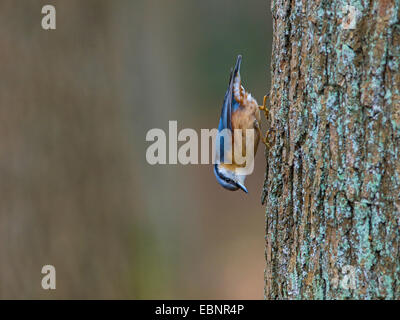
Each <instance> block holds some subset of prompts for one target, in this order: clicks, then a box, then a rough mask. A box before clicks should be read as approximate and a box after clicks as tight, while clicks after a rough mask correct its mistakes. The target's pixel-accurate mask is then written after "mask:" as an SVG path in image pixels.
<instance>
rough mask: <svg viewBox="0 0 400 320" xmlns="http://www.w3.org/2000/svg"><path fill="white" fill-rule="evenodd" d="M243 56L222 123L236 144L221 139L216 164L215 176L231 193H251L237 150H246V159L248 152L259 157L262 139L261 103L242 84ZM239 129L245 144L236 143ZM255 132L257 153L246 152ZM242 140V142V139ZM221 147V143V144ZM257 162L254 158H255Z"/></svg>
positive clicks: (232, 79)
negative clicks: (248, 136)
mask: <svg viewBox="0 0 400 320" xmlns="http://www.w3.org/2000/svg"><path fill="white" fill-rule="evenodd" d="M241 62H242V57H241V56H240V55H239V56H238V58H237V61H236V65H235V68H234V69H233V70H232V71H231V75H230V78H229V85H228V89H227V91H226V93H225V98H224V102H223V105H222V112H221V117H220V121H219V126H218V131H219V133H221V132H222V131H223V130H230V132H231V133H232V135H231V136H232V143H231V144H229V143H228V144H226V143H224V142H225V141H224V139H223V137H222V136H219V137H218V139H220V140H219V141H220V144H219V145H220V148H219V150H216V154H217V159H218V160H219V161H217V163H216V164H215V165H214V174H215V176H216V178H217V181H218V183H219V184H220V185H221V186H223V187H224V188H226V189H228V190H232V191H235V190H238V189H241V190H243V191H244V192H246V193H247V192H248V191H247V188H246V187H245V185H244V181H245V179H246V175H244V174H240V170H238V169H240V168H243V167H244V165H245V164H243V163H242V164H240V165H239V164H238V163H239V161H235V156H234V152H233V150H234V149H235V148H237V150H240V148H242V146H243V148H242V156H246V153H247V152H253V156H254V155H255V153H256V151H257V148H258V143H259V140H260V136H261V135H260V125H259V123H260V111H259V106H258V103H257V101H256V100H255V99H254V98H253V97H252V96H251V94H250V93H248V92H246V91H245V89H244V88H243V86H242V84H241V79H240V67H241ZM235 129H241V130H242V135H241V138H242V139H241V141H235V134H234V130H235ZM248 129H250V130H254V138H255V139H254V150H246V130H248ZM239 140H240V139H239ZM217 145H218V144H217ZM253 159H254V157H253Z"/></svg>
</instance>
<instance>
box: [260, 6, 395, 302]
mask: <svg viewBox="0 0 400 320" xmlns="http://www.w3.org/2000/svg"><path fill="white" fill-rule="evenodd" d="M271 10H272V17H273V28H274V35H273V52H272V61H271V69H272V71H271V72H272V85H271V90H270V108H271V110H270V124H269V125H270V134H269V140H270V145H271V147H270V148H269V149H268V150H267V151H266V162H267V168H266V179H265V184H264V187H263V196H262V201H263V203H264V204H265V205H266V247H265V254H266V269H265V298H266V299H346V298H350V299H399V298H400V254H399V253H400V252H399V243H400V152H399V151H400V90H399V89H400V24H399V15H400V1H398V0H397V1H390V0H381V1H378V0H375V1H362V0H359V1H357V0H349V1H328V0H324V1H305V0H304V1H301V0H288V1H285V0H276V1H273V2H272V5H271ZM349 12H350V13H349ZM353 13H354V14H353ZM349 14H350V16H349ZM348 19H350V20H352V19H353V22H354V23H355V26H354V27H353V26H351V28H349V25H348V24H347V23H348Z"/></svg>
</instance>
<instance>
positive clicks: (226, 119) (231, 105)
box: [218, 55, 242, 131]
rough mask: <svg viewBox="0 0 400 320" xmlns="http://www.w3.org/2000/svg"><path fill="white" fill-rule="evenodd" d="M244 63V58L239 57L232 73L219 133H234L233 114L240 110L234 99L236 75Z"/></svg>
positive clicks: (223, 105)
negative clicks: (223, 131) (227, 130)
mask: <svg viewBox="0 0 400 320" xmlns="http://www.w3.org/2000/svg"><path fill="white" fill-rule="evenodd" d="M241 62H242V56H240V55H239V56H238V58H237V61H236V65H235V69H233V71H231V75H230V78H229V86H228V90H227V91H226V93H225V98H224V103H223V104H222V112H221V118H220V121H219V126H218V131H221V130H223V129H229V130H231V131H232V129H233V128H232V114H233V112H235V111H236V109H238V108H239V103H238V102H237V101H236V100H235V99H234V97H233V83H234V80H235V78H236V75H237V74H238V72H239V71H240V64H241Z"/></svg>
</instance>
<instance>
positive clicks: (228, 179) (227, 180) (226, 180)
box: [214, 164, 238, 187]
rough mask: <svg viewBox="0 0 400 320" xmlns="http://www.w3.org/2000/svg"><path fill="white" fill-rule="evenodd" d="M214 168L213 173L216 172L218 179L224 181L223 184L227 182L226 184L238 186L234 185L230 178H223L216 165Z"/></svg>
mask: <svg viewBox="0 0 400 320" xmlns="http://www.w3.org/2000/svg"><path fill="white" fill-rule="evenodd" d="M214 166H215V171H216V172H217V174H218V177H220V178H221V179H222V180H224V181H225V182H228V183H230V184H233V185H235V186H236V187H238V185H237V183H236V182H235V181H233V180H232V179H230V178H227V177H225V176H223V175H222V174H221V172H219V170H218V166H217V165H216V164H215V165H214Z"/></svg>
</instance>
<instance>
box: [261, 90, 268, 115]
mask: <svg viewBox="0 0 400 320" xmlns="http://www.w3.org/2000/svg"><path fill="white" fill-rule="evenodd" d="M268 96H269V94H268V95H265V96H264V101H263V105H262V106H259V109H260V110H263V111H264V115H265V119H268V114H269V110H268V108H267V99H268Z"/></svg>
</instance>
